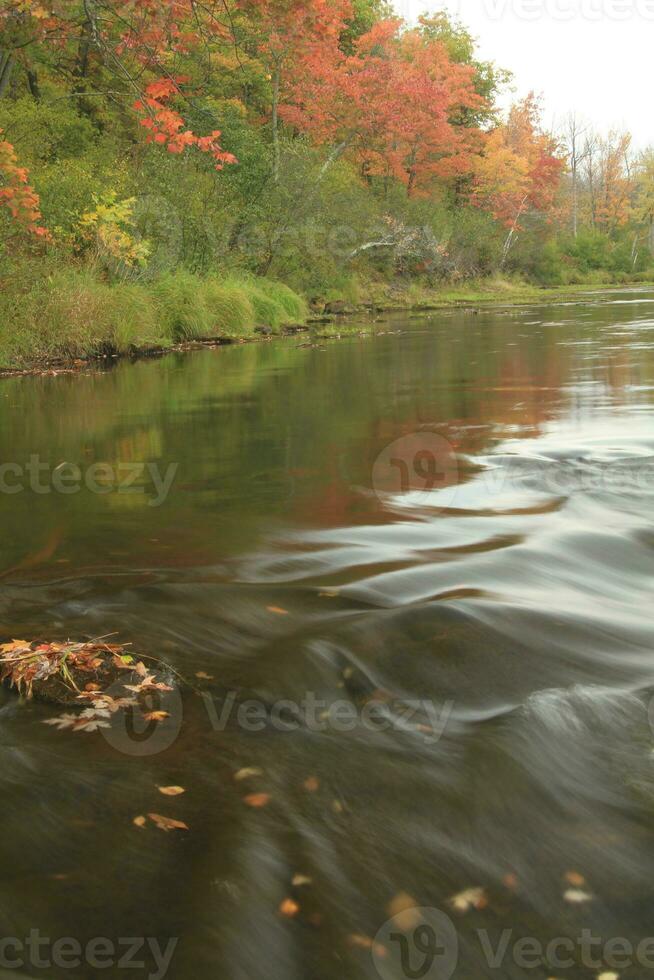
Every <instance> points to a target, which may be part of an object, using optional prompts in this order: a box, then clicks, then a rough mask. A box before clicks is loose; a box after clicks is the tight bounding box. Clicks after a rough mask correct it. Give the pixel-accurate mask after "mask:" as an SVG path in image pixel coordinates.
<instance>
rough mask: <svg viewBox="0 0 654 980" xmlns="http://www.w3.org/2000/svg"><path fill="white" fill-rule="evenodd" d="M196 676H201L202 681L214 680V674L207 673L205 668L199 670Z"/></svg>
mask: <svg viewBox="0 0 654 980" xmlns="http://www.w3.org/2000/svg"><path fill="white" fill-rule="evenodd" d="M195 676H196V677H197V678H199V679H200V680H201V681H212V680H213V675H212V674H205V672H204V671H203V670H199V671H198V672H197V674H196V675H195Z"/></svg>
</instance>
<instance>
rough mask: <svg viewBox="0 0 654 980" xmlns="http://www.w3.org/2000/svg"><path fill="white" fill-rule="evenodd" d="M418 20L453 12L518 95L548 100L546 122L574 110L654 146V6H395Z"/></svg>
mask: <svg viewBox="0 0 654 980" xmlns="http://www.w3.org/2000/svg"><path fill="white" fill-rule="evenodd" d="M394 7H395V9H396V11H397V12H398V13H399V14H400V15H401V16H402V17H404V18H405V19H406V20H409V21H414V20H415V18H416V17H417V16H418V14H420V13H423V12H424V11H430V12H433V11H435V10H439V9H440V10H442V9H446V10H448V11H449V12H450V13H453V14H454V15H455V16H456V17H458V19H459V20H460V21H461V22H462V23H463V24H464V25H465V26H466V27H467V28H468V30H470V32H471V33H472V34H473V35H474V36H475V37H476V38H477V39H478V45H479V47H478V50H479V53H480V54H481V56H482V57H483V58H484V59H486V60H491V61H495V62H496V63H497V64H498V65H500V66H501V67H503V68H508V69H509V70H510V71H511V72H513V75H514V83H513V84H514V86H515V89H516V92H515V96H516V97H517V96H522V95H526V94H527V93H528V92H529V91H530V90H531V89H533V90H534V91H535V92H536V93H538V94H540V95H542V96H543V101H542V104H543V108H544V122H545V123H546V125H547V126H548V127H551V126H552V125H554V127H557V128H558V126H560V125H561V124H562V123H563V120H564V117H565V116H566V115H567V114H568V113H569V112H570V111H571V110H574V111H576V112H577V114H578V115H579V116H581V117H583V118H585V119H587V120H588V121H589V122H591V123H592V124H593V125H594V127H595V128H597V129H599V130H608V129H610V128H611V127H613V128H621V129H624V128H626V129H628V130H630V132H631V133H632V134H633V138H634V146H635V147H636V148H637V149H644V148H645V147H646V146H649V145H654V97H653V91H652V67H651V66H652V61H653V60H654V52H653V50H652V49H653V47H654V0H394Z"/></svg>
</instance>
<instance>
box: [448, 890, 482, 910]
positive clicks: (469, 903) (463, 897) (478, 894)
mask: <svg viewBox="0 0 654 980" xmlns="http://www.w3.org/2000/svg"><path fill="white" fill-rule="evenodd" d="M487 903H488V899H487V898H486V892H485V891H484V889H483V888H466V889H465V890H464V891H462V892H459V894H458V895H453V896H452V898H450V899H448V904H449V905H451V906H452V908H453V909H456V911H457V912H467V911H468V910H469V909H473V908H474V909H483V908H484V907H485V906H486V904H487Z"/></svg>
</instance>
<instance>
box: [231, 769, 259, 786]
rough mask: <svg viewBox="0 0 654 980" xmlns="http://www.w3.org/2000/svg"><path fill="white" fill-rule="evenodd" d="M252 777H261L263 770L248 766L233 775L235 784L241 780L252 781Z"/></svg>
mask: <svg viewBox="0 0 654 980" xmlns="http://www.w3.org/2000/svg"><path fill="white" fill-rule="evenodd" d="M253 776H263V769H257V768H256V767H255V766H250V767H249V768H247V769H239V771H238V772H235V773H234V779H235V780H236V782H237V783H240V781H241V780H242V779H252V777H253Z"/></svg>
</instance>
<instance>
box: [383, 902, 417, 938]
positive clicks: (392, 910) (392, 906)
mask: <svg viewBox="0 0 654 980" xmlns="http://www.w3.org/2000/svg"><path fill="white" fill-rule="evenodd" d="M386 908H387V911H388V914H389V916H390V918H391V919H395V922H396V924H397V925H398V926H399V928H400V929H402V931H403V932H409V930H411V929H414V928H415V927H416V926H417V925H419V923H420V922H422V915H421V914H420V912H418V903H417V902H416V900H415V898H411V896H410V895H409V894H408V893H407V892H398V894H397V895H396V896H395V898H393V899H392V900H391V901H390V902H389V903H388V905H387V907H386Z"/></svg>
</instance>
